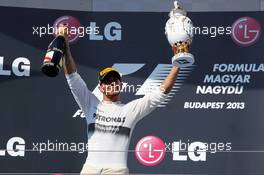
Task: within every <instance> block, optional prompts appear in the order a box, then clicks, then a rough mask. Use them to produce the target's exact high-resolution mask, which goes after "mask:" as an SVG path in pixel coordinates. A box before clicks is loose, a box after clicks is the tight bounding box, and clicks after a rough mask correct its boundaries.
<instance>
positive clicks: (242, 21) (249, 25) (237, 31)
mask: <svg viewBox="0 0 264 175" xmlns="http://www.w3.org/2000/svg"><path fill="white" fill-rule="evenodd" d="M260 33H261V26H260V23H259V22H258V21H257V20H256V19H254V18H251V17H242V18H239V19H238V20H236V21H235V22H234V24H233V25H232V35H231V36H232V39H233V41H234V42H235V43H237V44H238V45H240V46H250V45H253V44H254V43H255V42H256V41H257V40H258V38H259V37H260Z"/></svg>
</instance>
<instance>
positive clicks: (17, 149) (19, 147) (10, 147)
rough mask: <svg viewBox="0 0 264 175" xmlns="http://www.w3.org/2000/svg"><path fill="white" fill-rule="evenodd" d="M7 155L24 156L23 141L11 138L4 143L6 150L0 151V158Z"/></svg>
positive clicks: (19, 138) (18, 138)
mask: <svg viewBox="0 0 264 175" xmlns="http://www.w3.org/2000/svg"><path fill="white" fill-rule="evenodd" d="M6 153H8V154H9V155H10V156H12V157H17V156H20V157H24V156H25V140H24V139H23V138H21V137H12V138H10V139H9V140H8V141H7V143H6V148H5V149H4V150H0V156H6Z"/></svg>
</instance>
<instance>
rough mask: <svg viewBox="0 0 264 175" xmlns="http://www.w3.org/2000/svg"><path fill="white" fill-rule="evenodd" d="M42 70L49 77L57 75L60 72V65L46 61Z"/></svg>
mask: <svg viewBox="0 0 264 175" xmlns="http://www.w3.org/2000/svg"><path fill="white" fill-rule="evenodd" d="M41 71H42V72H43V73H44V74H45V75H47V76H48V77H56V76H57V75H58V74H59V72H60V66H59V65H55V64H54V63H52V62H46V63H44V64H43V65H42V67H41Z"/></svg>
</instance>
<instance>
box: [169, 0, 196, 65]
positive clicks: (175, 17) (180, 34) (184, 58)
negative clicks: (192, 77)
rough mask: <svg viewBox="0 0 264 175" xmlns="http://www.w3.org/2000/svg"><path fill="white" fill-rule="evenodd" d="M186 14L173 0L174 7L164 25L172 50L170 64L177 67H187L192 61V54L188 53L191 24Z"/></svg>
mask: <svg viewBox="0 0 264 175" xmlns="http://www.w3.org/2000/svg"><path fill="white" fill-rule="evenodd" d="M186 14H187V13H186V11H185V10H184V9H183V8H182V6H181V5H180V4H179V2H178V1H174V9H172V10H171V11H170V13H169V17H170V18H169V19H168V21H167V22H166V26H165V34H166V36H167V39H168V41H169V43H170V45H171V46H172V48H173V52H174V56H173V57H172V64H173V65H174V66H177V67H188V66H191V65H193V63H194V56H193V55H192V54H191V53H189V50H190V46H191V43H192V39H193V32H192V31H193V24H192V21H191V20H190V18H188V17H187V16H186Z"/></svg>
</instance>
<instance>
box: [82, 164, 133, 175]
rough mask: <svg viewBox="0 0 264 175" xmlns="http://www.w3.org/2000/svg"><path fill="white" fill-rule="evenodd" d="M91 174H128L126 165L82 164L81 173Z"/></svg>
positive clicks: (83, 174)
mask: <svg viewBox="0 0 264 175" xmlns="http://www.w3.org/2000/svg"><path fill="white" fill-rule="evenodd" d="M91 174H123V175H128V174H129V170H128V168H127V167H119V166H114V167H113V166H109V167H106V166H103V167H101V166H94V165H89V164H83V168H82V171H81V175H91Z"/></svg>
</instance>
